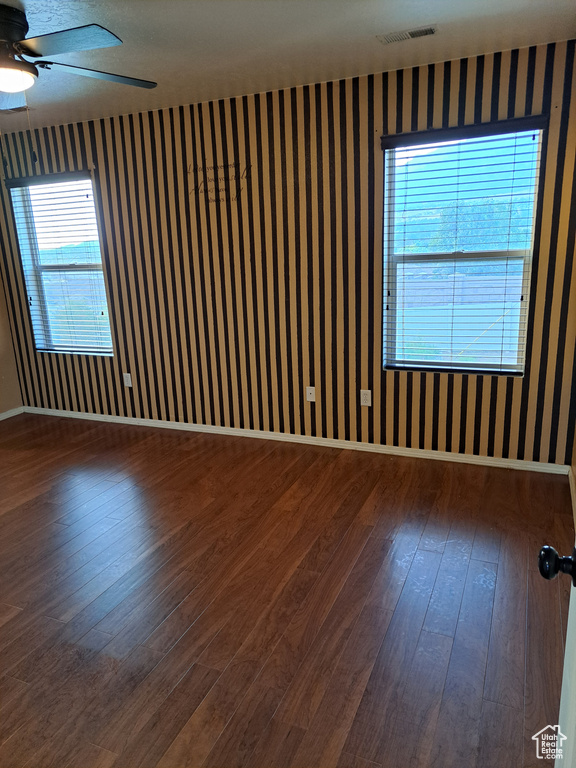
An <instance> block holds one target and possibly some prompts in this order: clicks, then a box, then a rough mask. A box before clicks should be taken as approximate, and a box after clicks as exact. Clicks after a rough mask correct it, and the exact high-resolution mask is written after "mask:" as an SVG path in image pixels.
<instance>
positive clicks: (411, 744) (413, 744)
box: [379, 631, 452, 768]
mask: <svg viewBox="0 0 576 768" xmlns="http://www.w3.org/2000/svg"><path fill="white" fill-rule="evenodd" d="M451 653H452V638H451V637H447V636H445V635H437V634H435V633H433V632H426V631H422V632H421V633H420V639H419V640H418V645H417V647H416V652H415V654H414V658H413V659H412V664H411V666H410V671H409V673H408V678H407V680H406V685H405V687H404V690H403V692H402V695H401V697H400V699H399V702H398V706H397V707H396V710H395V712H394V714H393V716H392V718H391V719H390V721H389V722H387V723H385V726H384V735H383V739H382V745H381V749H380V753H379V762H380V763H381V765H382V766H383V768H396V766H397V765H398V756H399V755H401V756H402V762H403V764H405V765H409V766H411V768H426V766H427V765H429V764H430V753H431V750H432V746H433V744H434V736H435V732H436V725H437V722H438V715H439V713H440V704H441V701H442V692H443V690H444V683H445V680H446V675H447V672H448V663H449V661H450V655H451Z"/></svg>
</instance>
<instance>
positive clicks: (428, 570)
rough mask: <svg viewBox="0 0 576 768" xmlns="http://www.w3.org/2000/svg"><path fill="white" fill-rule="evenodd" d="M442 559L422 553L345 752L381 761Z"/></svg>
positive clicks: (413, 562)
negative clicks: (384, 738) (387, 727)
mask: <svg viewBox="0 0 576 768" xmlns="http://www.w3.org/2000/svg"><path fill="white" fill-rule="evenodd" d="M441 557H442V556H441V555H440V554H439V553H438V552H426V551H418V552H417V553H416V555H415V556H414V559H413V560H412V565H411V568H410V571H409V574H408V578H407V579H406V583H405V585H404V588H403V590H402V594H401V596H400V599H399V601H398V604H397V606H396V609H395V610H394V615H393V617H392V620H391V622H390V626H389V627H388V631H387V633H386V637H385V639H384V642H383V643H382V647H381V648H380V652H379V654H378V659H377V661H376V663H375V665H374V669H373V670H372V674H371V676H370V680H369V681H368V684H367V686H366V691H365V693H364V696H363V698H362V702H361V704H360V707H359V709H358V712H357V714H356V718H355V720H354V723H353V725H352V728H351V729H350V734H349V736H348V740H347V742H346V745H345V748H344V751H346V752H351V753H352V754H354V755H358V756H359V757H362V758H364V759H365V760H371V761H374V760H376V761H377V762H378V761H379V759H380V754H381V751H382V749H383V747H382V734H383V730H384V727H385V724H386V723H387V722H388V721H390V720H391V719H392V716H393V713H394V711H395V710H396V707H397V706H398V703H399V700H400V697H401V694H402V691H403V689H404V685H405V684H406V681H407V676H408V674H409V670H410V665H411V663H412V658H413V656H414V653H415V652H416V647H417V643H418V637H419V635H420V630H421V628H422V625H423V623H424V617H425V615H426V611H427V608H428V603H429V601H430V596H431V594H432V590H433V588H434V583H435V581H436V576H437V573H438V567H439V565H440V560H441Z"/></svg>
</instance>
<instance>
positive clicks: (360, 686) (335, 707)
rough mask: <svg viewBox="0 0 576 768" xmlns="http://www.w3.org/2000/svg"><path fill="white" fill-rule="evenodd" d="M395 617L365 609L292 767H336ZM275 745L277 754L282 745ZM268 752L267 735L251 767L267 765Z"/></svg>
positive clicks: (375, 607) (257, 748) (386, 612)
mask: <svg viewBox="0 0 576 768" xmlns="http://www.w3.org/2000/svg"><path fill="white" fill-rule="evenodd" d="M392 615H393V614H392V611H388V610H386V609H383V608H379V607H378V606H376V605H374V604H366V605H365V607H364V609H363V610H362V613H361V615H360V618H359V619H358V622H357V623H356V625H355V627H354V630H353V632H352V634H351V636H350V638H349V640H348V643H347V645H346V648H345V649H344V652H343V653H342V656H341V657H340V661H339V662H338V665H337V667H336V669H335V670H334V675H333V676H332V679H331V680H330V684H329V686H328V689H327V690H326V693H325V694H324V698H323V699H322V701H321V703H320V706H319V707H318V710H317V711H316V715H315V717H314V720H313V721H312V723H311V724H310V727H309V728H308V730H307V731H306V733H305V736H304V738H303V739H302V742H301V744H300V746H299V748H298V750H297V752H296V755H295V757H294V759H293V760H292V762H291V765H293V766H303V765H307V766H310V768H312V767H313V766H314V767H316V768H322V766H325V765H336V764H337V761H338V759H339V756H340V754H341V753H342V749H343V747H344V744H345V742H346V739H347V737H348V734H349V732H350V729H351V727H352V723H353V721H354V718H355V715H356V712H357V710H358V707H359V705H360V701H361V699H362V696H363V694H364V691H365V689H366V685H367V683H368V680H369V678H370V675H371V673H372V670H373V668H374V664H375V662H376V659H377V657H378V652H379V650H380V648H381V646H382V642H383V638H384V636H385V635H386V631H387V630H388V627H389V625H390V621H391V619H392ZM287 735H288V734H287ZM272 744H273V745H274V749H275V750H276V751H278V750H279V747H280V744H279V741H278V740H276V742H274V741H272ZM269 751H270V744H269V737H268V735H267V734H265V736H264V738H263V740H262V742H261V743H260V744H258V745H257V747H256V750H255V752H254V755H253V758H252V760H251V762H250V765H252V766H254V767H255V766H257V765H258V766H264V765H266V758H267V755H268V754H269Z"/></svg>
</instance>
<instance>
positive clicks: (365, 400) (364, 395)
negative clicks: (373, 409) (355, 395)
mask: <svg viewBox="0 0 576 768" xmlns="http://www.w3.org/2000/svg"><path fill="white" fill-rule="evenodd" d="M360 405H372V390H371V389H361V390H360Z"/></svg>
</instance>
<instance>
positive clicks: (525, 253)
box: [380, 115, 549, 377]
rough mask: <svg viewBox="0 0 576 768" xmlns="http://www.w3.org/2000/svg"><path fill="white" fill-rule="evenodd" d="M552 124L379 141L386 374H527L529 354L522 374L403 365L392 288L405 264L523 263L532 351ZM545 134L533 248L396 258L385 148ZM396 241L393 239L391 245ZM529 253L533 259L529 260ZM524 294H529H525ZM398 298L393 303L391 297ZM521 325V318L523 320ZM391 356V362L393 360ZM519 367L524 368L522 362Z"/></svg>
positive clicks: (522, 122)
mask: <svg viewBox="0 0 576 768" xmlns="http://www.w3.org/2000/svg"><path fill="white" fill-rule="evenodd" d="M548 123H549V116H548V115H537V116H530V117H524V118H512V119H510V120H499V121H492V122H489V123H482V124H478V125H470V126H464V127H458V128H441V129H429V130H426V131H413V132H409V133H401V134H391V135H386V136H381V137H380V146H381V149H382V156H383V165H384V168H383V170H384V173H383V180H384V184H383V195H384V199H383V237H382V262H383V269H382V277H383V285H382V297H383V307H382V326H381V327H382V368H383V370H384V371H386V370H391V371H419V372H423V373H459V374H466V373H476V374H481V375H491V376H510V377H522V376H524V373H525V369H526V355H524V361H523V365H522V369H521V370H518V371H513V370H502V369H501V368H496V367H494V368H491V367H490V366H489V365H486V366H479V365H478V364H477V363H470V364H469V365H467V364H460V365H458V366H457V367H456V366H450V365H442V363H441V362H430V363H428V362H423V361H414V360H410V361H401V360H398V358H397V356H396V349H395V347H396V327H397V326H396V301H395V297H393V296H392V294H391V290H394V291H396V290H397V285H398V282H397V270H398V264H399V262H400V261H402V262H404V263H414V262H417V261H421V262H425V261H436V262H437V261H439V260H441V259H446V260H452V261H454V260H455V258H458V260H466V261H468V260H471V261H473V260H483V261H486V260H489V259H490V260H492V259H494V260H502V259H503V258H505V259H506V260H509V259H522V261H523V265H524V269H523V276H522V281H523V285H527V286H528V291H527V296H526V301H527V306H526V309H525V310H524V314H525V323H526V335H525V349H527V348H528V342H529V338H530V328H531V325H532V314H533V301H532V293H533V287H532V286H533V281H532V279H531V278H532V277H533V275H534V274H535V272H536V264H537V260H538V252H537V248H538V236H537V235H538V231H539V221H540V218H541V206H542V188H543V184H544V167H545V159H544V158H545V151H546V141H547V129H548ZM531 130H534V131H540V132H541V134H542V135H541V145H540V148H541V152H540V168H539V175H538V178H537V182H536V199H535V204H534V211H533V221H534V224H533V241H532V248H531V249H528V250H525V249H522V250H510V251H474V252H472V251H456V252H453V253H437V254H434V253H426V254H422V253H409V254H394V252H393V247H392V248H391V247H390V238H393V237H394V233H393V227H391V226H390V225H389V223H388V222H389V220H390V216H391V215H393V211H392V213H391V207H392V208H393V204H394V203H393V201H394V196H393V193H392V194H390V191H389V181H387V180H388V179H389V171H388V168H387V163H388V162H390V163H391V162H393V155H392V153H389V155H387V154H386V150H393V149H401V148H406V147H410V146H419V145H422V144H435V143H442V142H448V141H458V140H466V139H476V138H482V137H489V136H498V135H502V134H506V133H519V132H523V131H527V132H528V131H531ZM392 242H393V241H392ZM530 255H531V256H532V257H531V258H530ZM523 296H524V294H523ZM392 298H394V301H390V300H389V299H392ZM520 322H522V319H521V320H520ZM390 350H393V352H394V355H393V357H391V356H390V355H389V351H390ZM519 351H520V345H518V352H519ZM388 358H390V359H388ZM519 367H520V364H519Z"/></svg>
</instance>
